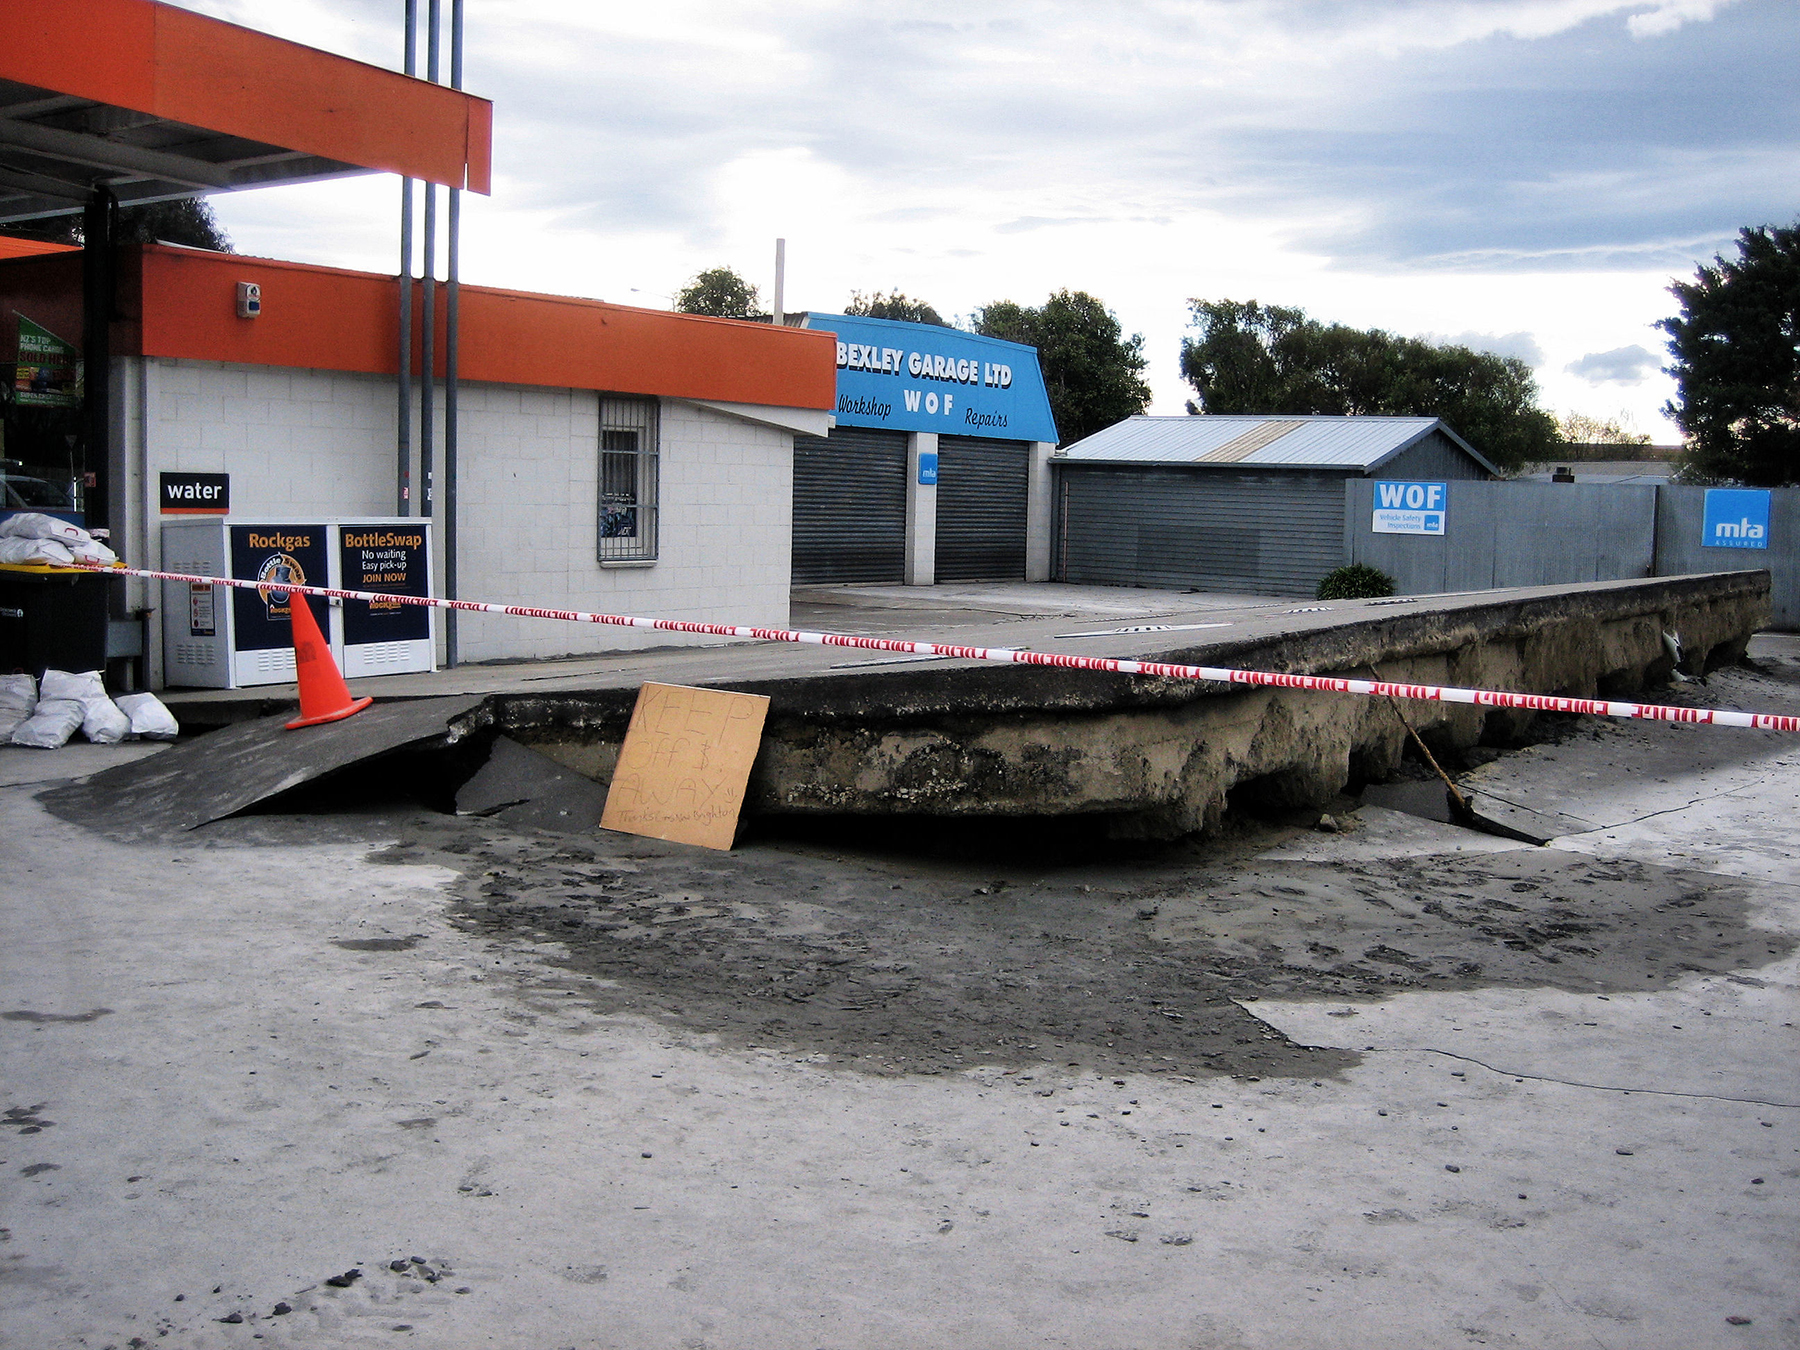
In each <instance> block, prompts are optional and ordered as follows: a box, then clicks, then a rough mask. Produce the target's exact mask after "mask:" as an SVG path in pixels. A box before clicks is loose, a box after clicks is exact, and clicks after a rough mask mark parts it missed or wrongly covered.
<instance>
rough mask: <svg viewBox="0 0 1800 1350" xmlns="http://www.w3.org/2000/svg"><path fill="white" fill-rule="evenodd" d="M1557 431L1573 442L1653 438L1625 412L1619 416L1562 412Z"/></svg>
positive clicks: (1619, 442)
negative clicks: (1639, 427)
mask: <svg viewBox="0 0 1800 1350" xmlns="http://www.w3.org/2000/svg"><path fill="white" fill-rule="evenodd" d="M1556 434H1557V435H1559V436H1561V437H1562V438H1563V441H1564V442H1565V443H1566V444H1569V445H1649V444H1650V438H1649V437H1648V436H1646V435H1645V434H1644V433H1643V432H1641V431H1639V430H1637V428H1636V427H1635V426H1634V425H1633V423H1632V420H1631V414H1630V413H1628V412H1621V413H1620V414H1619V415H1618V416H1617V417H1595V416H1593V415H1592V414H1590V413H1581V412H1566V413H1558V414H1557V415H1556Z"/></svg>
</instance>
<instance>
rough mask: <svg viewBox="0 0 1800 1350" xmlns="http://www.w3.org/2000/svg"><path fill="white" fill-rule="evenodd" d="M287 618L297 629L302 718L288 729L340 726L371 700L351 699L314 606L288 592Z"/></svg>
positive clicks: (295, 668)
mask: <svg viewBox="0 0 1800 1350" xmlns="http://www.w3.org/2000/svg"><path fill="white" fill-rule="evenodd" d="M288 615H289V617H290V619H291V621H292V623H293V625H294V674H295V676H296V678H298V679H299V681H300V715H299V716H298V717H296V718H295V719H294V720H293V721H291V722H289V723H288V724H287V729H288V730H289V731H293V730H294V729H295V728H297V727H316V726H318V725H319V723H321V722H341V721H343V720H344V719H345V718H346V717H349V716H350V715H351V714H352V713H359V712H361V711H362V710H363V709H364V708H366V707H368V706H369V705H370V704H371V703H373V702H374V701H375V700H374V699H372V698H351V697H350V690H349V688H348V686H346V685H345V684H344V677H343V676H342V675H340V674H339V673H338V668H337V662H336V661H333V660H332V659H331V644H330V643H328V642H326V641H325V635H324V634H323V633H321V632H320V631H319V621H318V620H317V619H315V618H313V612H312V606H311V605H309V604H307V603H306V597H305V596H304V595H300V594H298V593H297V592H294V591H289V592H288Z"/></svg>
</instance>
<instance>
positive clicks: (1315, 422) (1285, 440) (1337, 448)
mask: <svg viewBox="0 0 1800 1350" xmlns="http://www.w3.org/2000/svg"><path fill="white" fill-rule="evenodd" d="M1440 426H1442V423H1441V422H1440V421H1439V420H1438V419H1437V418H1435V417H1291V416H1290V417H1233V416H1224V415H1215V414H1211V413H1201V414H1199V415H1197V416H1190V417H1132V418H1128V419H1126V420H1125V421H1123V422H1119V423H1116V424H1114V425H1113V426H1110V427H1107V428H1106V430H1104V431H1097V432H1095V433H1094V434H1093V435H1092V436H1089V437H1087V438H1086V439H1085V440H1080V441H1077V442H1075V444H1073V445H1071V446H1069V447H1067V448H1066V449H1065V450H1064V451H1063V457H1064V458H1067V459H1071V460H1084V461H1092V462H1097V463H1105V464H1194V463H1200V462H1206V463H1219V462H1221V460H1222V456H1221V455H1220V454H1219V452H1220V451H1225V450H1226V447H1228V446H1229V447H1233V449H1234V450H1235V449H1237V448H1241V447H1242V446H1244V445H1246V444H1249V445H1252V446H1253V447H1254V448H1252V449H1251V450H1250V451H1249V452H1248V453H1247V454H1244V455H1242V456H1241V457H1239V455H1238V454H1236V453H1233V452H1232V451H1227V453H1228V454H1230V460H1229V461H1228V462H1231V463H1233V464H1235V465H1237V466H1238V467H1241V468H1247V467H1251V466H1259V467H1264V468H1300V467H1306V468H1318V467H1321V466H1323V467H1330V468H1343V469H1370V468H1373V467H1375V466H1376V465H1378V464H1380V463H1381V462H1382V461H1383V460H1385V459H1387V458H1388V457H1389V456H1391V455H1393V454H1395V453H1397V452H1398V451H1400V450H1402V449H1404V448H1405V447H1406V446H1408V445H1411V444H1412V443H1413V442H1414V441H1416V440H1418V439H1419V438H1421V437H1422V436H1425V435H1427V434H1429V433H1430V432H1431V431H1432V430H1433V429H1434V428H1436V427H1440ZM1445 430H1446V431H1447V430H1448V428H1445ZM1452 434H1453V433H1452Z"/></svg>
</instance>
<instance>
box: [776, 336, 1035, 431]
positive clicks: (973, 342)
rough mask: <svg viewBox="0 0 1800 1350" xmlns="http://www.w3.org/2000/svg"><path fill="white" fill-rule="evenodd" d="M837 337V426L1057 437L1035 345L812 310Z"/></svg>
mask: <svg viewBox="0 0 1800 1350" xmlns="http://www.w3.org/2000/svg"><path fill="white" fill-rule="evenodd" d="M807 327H809V328H817V329H823V330H824V331H826V332H829V333H835V334H836V335H837V342H838V347H837V394H838V398H837V409H836V411H837V420H838V425H839V426H847V427H888V428H891V429H894V430H898V431H935V432H939V433H941V434H943V435H947V436H987V437H992V438H994V439H996V440H1007V441H1055V440H1056V421H1055V419H1054V418H1053V417H1052V416H1051V414H1050V397H1049V395H1048V394H1047V393H1046V392H1045V390H1044V376H1043V373H1042V372H1041V371H1040V370H1039V369H1038V362H1037V349H1036V348H1035V347H1026V346H1023V345H1021V344H1020V343H1017V342H1003V341H1001V340H1000V339H999V338H989V337H980V336H978V335H976V334H974V333H965V332H962V331H961V330H960V329H956V328H939V327H937V326H936V325H935V324H925V323H901V322H899V321H897V320H894V319H868V318H863V317H862V316H860V315H850V314H812V315H809V316H808V318H807Z"/></svg>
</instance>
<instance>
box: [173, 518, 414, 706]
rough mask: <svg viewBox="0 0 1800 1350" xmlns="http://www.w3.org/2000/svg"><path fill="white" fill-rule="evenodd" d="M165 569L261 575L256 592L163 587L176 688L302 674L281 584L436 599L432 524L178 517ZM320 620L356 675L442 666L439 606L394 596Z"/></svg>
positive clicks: (349, 603) (238, 684) (356, 603)
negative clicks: (436, 609)
mask: <svg viewBox="0 0 1800 1350" xmlns="http://www.w3.org/2000/svg"><path fill="white" fill-rule="evenodd" d="M162 546H163V569H164V570H165V571H170V572H188V573H198V574H200V575H203V576H215V577H217V576H229V577H233V578H237V579H242V580H245V581H255V582H257V583H258V584H257V587H256V589H255V590H251V589H249V588H248V587H237V586H209V585H204V584H199V583H191V582H179V581H165V582H164V583H163V679H164V681H165V682H166V683H167V684H170V685H175V686H183V685H185V686H191V687H197V688H202V689H239V688H243V687H244V686H246V685H256V684H286V683H289V682H291V681H292V680H293V679H294V635H293V629H292V627H291V625H290V623H289V614H290V610H289V608H288V607H289V606H290V605H292V604H297V603H299V602H300V600H301V597H299V596H297V595H295V594H293V593H292V592H291V591H289V590H286V589H284V588H283V583H284V582H285V583H289V584H295V585H301V586H331V587H336V588H340V589H343V590H353V591H376V592H380V593H383V594H388V595H418V596H425V595H430V594H431V580H432V578H431V523H430V522H429V521H425V520H417V519H409V518H406V517H368V518H357V519H349V520H312V521H245V520H239V519H234V518H230V517H227V518H225V519H217V518H213V519H205V520H179V521H177V520H171V521H165V522H164V524H163V536H162ZM310 603H311V605H312V607H313V617H314V618H316V619H317V620H318V621H319V631H320V632H322V633H324V634H325V635H326V638H327V640H328V641H329V642H330V643H331V652H332V655H333V656H334V657H335V658H336V659H337V663H338V667H339V669H341V670H342V671H343V672H344V676H345V678H347V679H354V678H356V677H357V676H359V675H398V674H404V673H407V672H411V671H428V670H435V669H437V648H436V643H435V641H434V625H433V621H432V614H433V611H432V610H431V609H429V608H427V607H426V606H423V605H407V604H401V603H399V602H397V601H389V602H386V603H383V602H381V601H366V600H332V601H326V600H323V599H321V598H319V597H317V596H315V597H312V598H311V600H310Z"/></svg>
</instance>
